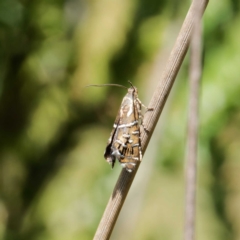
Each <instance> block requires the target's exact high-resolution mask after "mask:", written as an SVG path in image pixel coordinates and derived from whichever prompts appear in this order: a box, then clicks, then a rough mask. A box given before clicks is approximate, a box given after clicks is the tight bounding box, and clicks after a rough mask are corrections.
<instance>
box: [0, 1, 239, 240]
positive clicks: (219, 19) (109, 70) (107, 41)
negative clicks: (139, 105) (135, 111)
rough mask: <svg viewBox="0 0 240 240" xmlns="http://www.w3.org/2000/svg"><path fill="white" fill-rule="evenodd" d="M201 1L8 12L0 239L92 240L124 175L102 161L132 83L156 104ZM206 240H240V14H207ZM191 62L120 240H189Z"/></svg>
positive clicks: (29, 6)
mask: <svg viewBox="0 0 240 240" xmlns="http://www.w3.org/2000/svg"><path fill="white" fill-rule="evenodd" d="M189 5H190V1H178V0H172V1H166V0H140V1H129V0H93V1H84V0H68V1H60V0H55V1H53V0H49V1H44V0H36V1H29V0H22V1H17V0H0V239H6V240H17V239H20V240H25V239H26V240H28V239H31V240H66V239H67V240H79V239H83V240H85V239H86V240H87V239H92V237H93V235H94V233H95V230H96V228H97V226H98V223H99V221H100V219H101V216H102V214H103V211H104V209H105V206H106V204H107V201H108V199H109V197H110V194H111V192H112V190H113V188H114V185H115V182H116V180H117V178H118V176H119V173H120V171H121V167H120V165H119V164H118V163H117V164H116V166H115V168H114V169H113V170H111V168H110V166H109V165H108V164H107V163H106V162H105V159H104V158H103V151H104V149H105V146H106V142H107V139H108V138H109V134H110V132H111V128H112V125H113V122H114V118H115V116H116V114H117V111H118V108H119V105H120V102H121V99H122V97H123V96H124V94H125V93H126V92H125V90H123V89H118V88H110V87H107V88H84V86H85V85H87V84H103V83H118V84H123V85H125V86H128V83H127V81H128V80H131V81H132V82H133V84H134V85H135V86H137V87H138V89H139V96H140V99H141V100H142V101H143V103H145V105H147V104H148V102H149V100H150V98H151V94H152V92H153V91H154V89H155V87H156V84H157V82H158V80H159V79H160V77H161V74H162V71H163V69H164V66H165V64H166V61H167V59H168V56H169V53H170V51H171V48H172V46H173V44H174V42H175V39H176V36H177V34H178V32H179V29H180V27H181V24H182V22H183V20H184V18H185V15H186V13H187V10H188V8H189ZM203 31H204V33H203V41H204V42H203V56H204V60H203V66H204V70H203V79H202V86H201V105H200V116H201V120H200V121H201V124H200V125H201V126H200V136H199V159H198V160H199V161H198V166H199V173H198V196H197V229H196V235H197V239H201V240H202V239H204V240H226V239H228V240H232V239H234V240H235V239H236V240H238V239H240V181H239V171H240V162H239V156H240V137H239V136H240V101H239V96H240V81H239V80H240V79H239V76H240V43H239V39H240V2H239V0H231V1H229V0H221V1H219V0H211V1H210V3H209V5H208V7H207V10H206V12H205V14H204V27H203ZM188 63H189V61H188V56H187V58H186V60H185V61H184V64H183V66H182V68H181V71H180V73H179V75H178V78H177V80H176V83H175V84H174V87H173V89H172V92H171V94H170V97H169V99H168V101H167V104H166V106H165V109H164V111H163V114H162V116H161V119H160V121H159V124H158V125H157V127H156V131H155V132H154V135H153V138H152V139H151V142H150V144H149V147H148V149H147V151H146V154H145V156H144V159H143V162H142V164H141V166H140V168H139V171H138V174H137V176H136V179H135V181H134V183H133V186H132V187H131V189H130V192H129V195H128V197H127V200H126V202H125V205H124V207H123V210H122V212H121V214H120V217H119V219H118V221H117V223H116V226H115V229H114V231H113V235H112V238H111V239H120V240H123V239H135V240H139V239H140V240H146V239H147V240H154V239H163V240H178V239H182V238H183V225H184V188H185V180H184V166H185V164H184V159H185V145H186V120H187V107H188V91H189V89H188V66H189V64H188Z"/></svg>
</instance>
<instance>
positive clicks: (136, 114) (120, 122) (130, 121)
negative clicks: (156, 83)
mask: <svg viewBox="0 0 240 240" xmlns="http://www.w3.org/2000/svg"><path fill="white" fill-rule="evenodd" d="M129 83H130V85H131V87H130V88H128V91H127V94H126V95H125V96H124V98H123V100H122V103H121V106H120V109H119V111H118V115H117V117H116V119H115V122H114V125H113V130H112V132H111V134H110V138H109V139H108V142H107V147H106V149H105V152H104V158H105V159H106V161H107V162H108V163H109V164H111V166H112V168H113V167H114V164H115V162H116V159H117V160H118V161H119V162H120V163H121V165H122V167H123V168H125V169H126V170H127V171H128V172H132V171H133V170H134V169H135V166H136V164H137V162H139V161H141V160H142V148H141V136H140V126H141V125H143V124H142V113H141V109H142V106H144V105H143V104H142V103H141V101H140V99H139V98H138V90H137V88H136V87H134V86H133V85H132V83H131V82H130V81H129ZM89 86H96V87H102V86H117V87H122V88H126V87H124V86H122V85H118V84H102V85H88V86H87V87H89ZM144 107H145V106H144ZM145 108H146V109H147V111H148V110H152V109H151V108H147V107H145ZM144 129H145V128H144Z"/></svg>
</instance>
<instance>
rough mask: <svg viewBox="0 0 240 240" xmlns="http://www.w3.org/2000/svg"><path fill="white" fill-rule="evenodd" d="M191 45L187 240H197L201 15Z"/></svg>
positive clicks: (197, 16)
mask: <svg viewBox="0 0 240 240" xmlns="http://www.w3.org/2000/svg"><path fill="white" fill-rule="evenodd" d="M195 17H196V18H195V23H194V27H193V34H192V39H191V45H190V51H191V54H190V97H189V110H188V111H189V114H188V134H187V152H186V202H185V211H186V213H185V240H194V238H195V216H196V212H195V211H196V179H197V142H198V105H199V86H200V78H201V15H200V14H199V12H196V14H195Z"/></svg>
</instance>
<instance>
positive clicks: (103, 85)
mask: <svg viewBox="0 0 240 240" xmlns="http://www.w3.org/2000/svg"><path fill="white" fill-rule="evenodd" d="M107 86H112V87H120V88H125V89H127V87H125V86H123V85H119V84H115V83H106V84H91V85H87V86H85V88H87V87H107Z"/></svg>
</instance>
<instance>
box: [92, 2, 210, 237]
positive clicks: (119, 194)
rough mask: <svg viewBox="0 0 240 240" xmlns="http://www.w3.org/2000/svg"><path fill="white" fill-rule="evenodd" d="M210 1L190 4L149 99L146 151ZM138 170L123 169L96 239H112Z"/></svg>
mask: <svg viewBox="0 0 240 240" xmlns="http://www.w3.org/2000/svg"><path fill="white" fill-rule="evenodd" d="M207 3H208V0H199V1H194V2H193V3H192V4H191V6H190V9H189V11H188V14H187V16H186V18H185V21H184V23H183V26H182V28H181V30H180V33H179V35H178V38H177V40H176V43H175V45H174V47H173V50H172V52H171V54H170V57H169V60H168V63H167V65H166V68H165V71H164V72H163V76H162V78H161V79H160V81H159V84H158V86H157V88H156V90H155V92H154V93H153V97H152V99H151V101H150V104H149V108H153V109H154V111H148V112H147V113H146V114H145V116H144V125H145V127H146V128H147V129H148V131H149V132H147V131H144V130H143V131H141V138H142V148H143V153H144V152H145V150H146V148H147V145H148V143H149V141H150V138H151V135H152V133H153V131H154V128H155V126H156V124H157V121H158V119H159V116H160V114H161V112H162V109H163V107H164V104H165V102H166V100H167V97H168V95H169V93H170V90H171V88H172V85H173V83H174V80H175V78H176V76H177V73H178V70H179V68H180V66H181V64H182V62H183V59H184V57H185V54H186V52H187V49H188V45H189V41H190V35H191V32H192V27H193V22H194V18H195V16H194V14H195V12H196V11H199V12H200V13H201V14H203V12H204V10H205V8H206V6H207ZM137 170H138V166H136V170H135V171H134V172H132V173H129V172H127V171H126V170H125V169H123V170H122V172H121V174H120V176H119V178H118V181H117V183H116V185H115V188H114V190H113V193H112V195H111V197H110V199H109V201H108V204H107V207H106V209H105V212H104V214H103V216H102V219H101V221H100V223H99V226H98V229H97V231H96V234H95V236H94V239H95V240H96V239H109V238H110V235H111V233H112V230H113V227H114V225H115V223H116V220H117V218H118V215H119V212H120V210H121V208H122V205H123V203H124V200H125V198H126V196H127V193H128V190H129V189H130V187H131V184H132V181H133V179H134V177H135V174H136V172H137Z"/></svg>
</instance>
